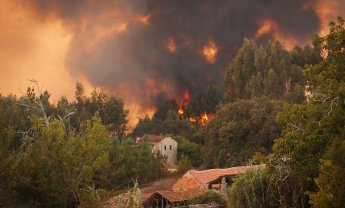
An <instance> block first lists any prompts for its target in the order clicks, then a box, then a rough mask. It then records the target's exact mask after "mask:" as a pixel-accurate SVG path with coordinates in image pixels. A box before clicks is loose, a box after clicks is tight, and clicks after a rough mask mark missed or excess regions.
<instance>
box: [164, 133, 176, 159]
mask: <svg viewBox="0 0 345 208" xmlns="http://www.w3.org/2000/svg"><path fill="white" fill-rule="evenodd" d="M160 152H161V154H162V155H164V156H167V164H169V165H176V164H177V142H176V141H175V140H173V139H172V138H170V137H165V138H164V139H162V140H161V142H160Z"/></svg>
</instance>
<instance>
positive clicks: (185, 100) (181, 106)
mask: <svg viewBox="0 0 345 208" xmlns="http://www.w3.org/2000/svg"><path fill="white" fill-rule="evenodd" d="M188 100H189V91H188V90H186V91H184V93H183V100H182V101H180V104H179V109H178V111H177V113H178V114H179V115H181V116H182V115H183V114H184V109H186V108H187V105H188Z"/></svg>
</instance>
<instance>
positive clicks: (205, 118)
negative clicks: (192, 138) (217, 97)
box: [201, 113, 208, 124]
mask: <svg viewBox="0 0 345 208" xmlns="http://www.w3.org/2000/svg"><path fill="white" fill-rule="evenodd" d="M207 122H208V116H207V113H203V114H202V115H201V124H207Z"/></svg>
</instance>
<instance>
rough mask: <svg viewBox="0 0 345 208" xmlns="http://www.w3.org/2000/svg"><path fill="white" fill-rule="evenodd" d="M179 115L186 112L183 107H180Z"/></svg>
mask: <svg viewBox="0 0 345 208" xmlns="http://www.w3.org/2000/svg"><path fill="white" fill-rule="evenodd" d="M177 113H178V114H179V115H181V116H182V115H183V114H184V110H183V109H182V107H179V109H178V111H177Z"/></svg>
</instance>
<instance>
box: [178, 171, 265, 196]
mask: <svg viewBox="0 0 345 208" xmlns="http://www.w3.org/2000/svg"><path fill="white" fill-rule="evenodd" d="M258 167H259V166H238V167H232V168H226V169H209V170H202V171H198V170H190V171H188V172H187V173H186V174H185V175H184V176H183V177H182V178H181V179H180V180H178V181H177V182H176V183H175V184H174V186H173V190H174V191H180V190H188V189H196V188H198V189H206V188H207V184H208V183H209V182H212V181H214V180H216V179H218V178H219V177H222V176H231V175H237V174H240V173H244V172H245V171H246V170H249V169H254V168H258Z"/></svg>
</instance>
